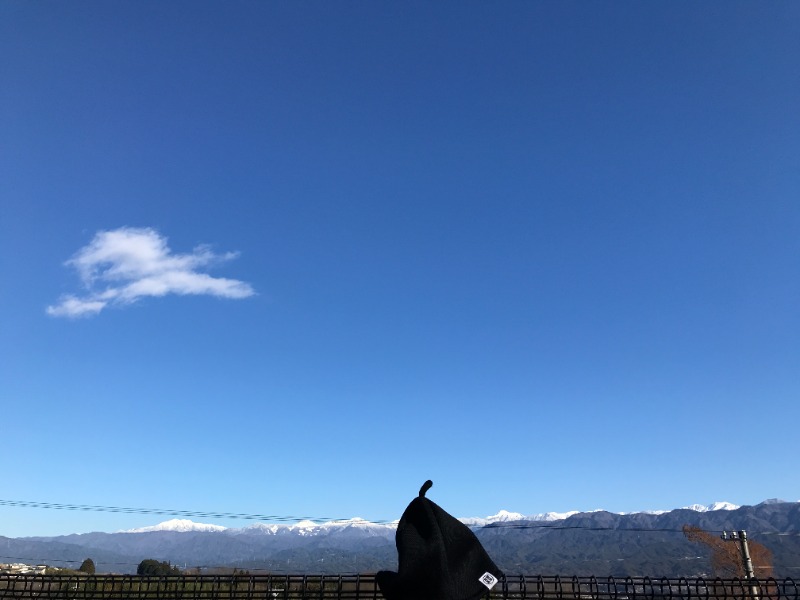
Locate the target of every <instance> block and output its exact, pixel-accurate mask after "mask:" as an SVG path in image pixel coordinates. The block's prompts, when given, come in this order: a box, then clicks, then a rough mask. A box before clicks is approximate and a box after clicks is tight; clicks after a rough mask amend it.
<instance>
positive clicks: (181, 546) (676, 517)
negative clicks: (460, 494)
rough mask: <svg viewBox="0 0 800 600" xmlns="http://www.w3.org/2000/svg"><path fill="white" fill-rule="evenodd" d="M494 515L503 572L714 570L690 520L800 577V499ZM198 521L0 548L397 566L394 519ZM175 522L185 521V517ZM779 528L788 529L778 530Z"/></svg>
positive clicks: (485, 535)
mask: <svg viewBox="0 0 800 600" xmlns="http://www.w3.org/2000/svg"><path fill="white" fill-rule="evenodd" d="M545 514H547V513H545ZM550 514H551V515H552V513H550ZM494 516H495V517H498V518H497V519H496V520H495V521H494V522H492V523H488V524H486V525H474V526H471V528H472V530H473V531H474V532H475V534H476V536H477V537H478V538H479V539H480V541H481V543H482V544H483V545H484V547H485V548H486V550H487V552H489V554H490V556H492V558H493V559H494V560H495V562H496V563H497V564H498V565H499V566H500V568H501V569H502V570H504V571H505V572H506V573H507V574H519V573H524V574H543V575H546V574H565V575H566V574H568V575H599V576H605V575H613V576H618V575H619V576H628V575H630V576H643V575H647V576H658V577H662V576H663V577H678V576H681V577H683V576H686V577H691V576H700V575H702V576H706V575H709V574H711V573H712V570H711V562H710V556H709V555H708V553H707V552H706V550H705V547H704V546H701V545H698V544H693V543H691V542H689V541H688V540H687V539H686V538H685V536H684V535H683V534H682V527H683V525H687V524H688V525H693V526H696V527H700V528H702V529H705V530H706V531H710V532H721V531H723V530H727V531H734V530H747V531H748V538H749V539H751V540H754V541H758V542H761V543H763V544H765V545H767V546H768V548H769V550H770V551H771V552H772V553H773V555H774V566H775V576H776V577H786V576H797V570H798V567H797V565H800V502H798V503H791V502H773V501H765V502H763V503H761V504H758V505H755V506H741V507H738V508H731V507H730V505H727V506H726V507H725V508H717V509H716V510H705V511H702V510H696V509H695V508H691V507H685V508H681V509H675V510H672V511H659V512H656V511H650V512H640V513H628V514H618V513H610V512H607V511H592V512H579V513H574V514H569V516H566V517H564V518H561V519H555V520H550V521H546V520H543V519H540V520H529V519H527V518H523V519H522V520H517V519H516V517H517V516H519V513H511V512H508V511H505V512H500V513H497V515H494ZM173 521H180V520H173ZM165 523H169V522H168V521H167V522H165ZM200 525H201V526H203V525H204V526H206V527H207V528H206V530H204V531H196V530H191V528H189V530H184V531H175V530H169V528H168V527H166V526H165V528H162V529H151V530H148V531H127V532H117V533H102V532H95V533H84V534H70V535H66V536H55V537H50V538H42V537H38V538H2V537H0V550H1V551H2V552H0V553H1V554H3V555H4V556H6V557H14V558H17V559H25V560H19V561H18V562H26V560H31V561H32V562H33V563H34V564H35V563H38V562H40V559H41V557H47V558H48V559H52V560H51V561H50V562H49V564H58V565H59V566H64V565H66V566H70V567H72V568H76V567H77V566H78V565H79V564H80V562H81V561H82V560H83V559H85V558H87V557H91V558H92V559H93V561H94V562H95V565H96V567H97V569H98V572H120V573H131V572H135V571H136V567H137V565H138V564H139V562H141V561H142V560H144V559H156V560H159V561H169V562H170V563H172V564H173V565H178V566H181V567H182V568H199V569H200V570H202V569H206V570H207V569H209V568H212V567H215V568H227V569H229V570H230V569H233V568H236V569H239V570H242V569H244V570H249V571H258V572H271V573H357V572H358V573H371V572H375V571H377V570H382V569H396V567H397V550H396V547H395V543H394V537H395V532H396V522H391V523H370V522H369V521H366V520H364V519H358V518H354V519H349V520H345V521H339V522H328V523H322V524H316V523H314V524H312V523H308V522H306V523H303V522H300V523H296V524H294V525H286V524H281V525H275V524H263V523H256V524H253V525H250V526H248V527H243V528H223V529H221V530H220V529H214V527H219V526H213V525H210V524H200ZM172 526H174V527H183V528H186V527H187V524H186V523H182V524H181V523H173V524H172ZM209 527H210V528H209ZM779 532H780V533H781V534H782V535H773V534H774V533H779ZM52 561H55V562H52ZM44 562H47V561H44Z"/></svg>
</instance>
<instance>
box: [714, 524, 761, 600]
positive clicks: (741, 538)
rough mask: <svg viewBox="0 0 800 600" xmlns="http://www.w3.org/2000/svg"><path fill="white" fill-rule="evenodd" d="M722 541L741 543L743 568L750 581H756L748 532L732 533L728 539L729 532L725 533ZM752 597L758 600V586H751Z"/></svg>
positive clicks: (742, 530)
mask: <svg viewBox="0 0 800 600" xmlns="http://www.w3.org/2000/svg"><path fill="white" fill-rule="evenodd" d="M722 539H723V540H725V541H726V542H739V547H740V549H741V552H742V566H743V567H744V572H745V573H746V574H747V579H748V580H749V581H753V580H755V578H756V574H755V572H754V571H753V561H752V560H750V548H749V547H748V546H747V532H746V531H745V530H744V529H741V530H739V531H732V532H731V536H730V537H728V532H727V531H723V532H722ZM750 595H751V597H752V598H753V600H758V586H756V585H751V586H750Z"/></svg>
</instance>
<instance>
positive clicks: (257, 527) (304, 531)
mask: <svg viewBox="0 0 800 600" xmlns="http://www.w3.org/2000/svg"><path fill="white" fill-rule="evenodd" d="M683 508H684V509H685V510H693V511H695V512H700V513H704V512H710V511H716V510H736V509H737V508H739V506H737V505H736V504H732V503H730V502H714V503H712V504H709V505H707V506H706V505H704V504H692V505H690V506H684V507H683ZM580 512H581V511H577V510H571V511H567V512H546V513H538V514H534V515H523V514H522V513H518V512H510V511H507V510H501V511H500V512H498V513H497V514H495V515H491V516H489V517H464V518H459V520H460V521H461V522H462V523H464V524H465V525H469V526H470V527H485V526H487V525H493V524H495V523H510V522H514V521H535V522H552V521H561V520H563V519H567V518H569V517H571V516H572V515H576V514H579V513H580ZM583 512H590V513H591V512H602V509H597V510H592V511H583ZM666 512H669V511H665V510H648V511H640V512H639V513H615V514H619V515H625V514H648V515H660V514H664V513H666ZM349 527H354V528H361V529H366V528H382V529H394V528H396V527H397V521H393V522H390V523H383V522H380V523H374V522H372V521H367V520H365V519H362V518H360V517H354V518H352V519H346V520H340V521H326V522H323V523H317V522H315V521H311V520H303V521H299V522H297V523H293V524H274V523H255V524H253V525H249V526H247V527H244V528H238V529H237V528H228V527H223V526H222V525H213V524H210V523H196V522H194V521H191V520H189V519H170V520H168V521H163V522H162V523H158V524H157V525H150V526H148V527H138V528H135V529H126V530H123V531H120V532H118V533H147V532H152V531H177V532H189V531H202V532H211V531H228V532H231V533H242V532H249V533H254V532H261V533H265V534H277V533H278V532H280V531H287V532H292V533H296V534H299V535H315V534H318V533H321V532H325V531H330V530H332V529H344V528H349Z"/></svg>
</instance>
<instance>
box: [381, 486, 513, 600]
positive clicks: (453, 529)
mask: <svg viewBox="0 0 800 600" xmlns="http://www.w3.org/2000/svg"><path fill="white" fill-rule="evenodd" d="M432 485H433V483H432V482H431V481H430V480H429V481H426V482H425V483H424V484H423V485H422V488H421V489H420V490H419V496H418V497H417V498H414V499H413V500H412V501H411V504H409V505H408V508H406V510H405V512H404V513H403V516H402V517H401V518H400V523H399V524H398V525H397V533H396V535H395V542H396V544H397V554H398V572H397V573H395V572H393V571H380V572H379V573H378V574H377V576H376V579H377V582H378V587H379V588H380V590H381V593H382V594H383V596H384V598H385V599H386V600H477V599H478V598H480V597H481V596H483V595H484V594H486V593H487V592H488V591H489V590H490V589H491V588H492V587H493V586H494V584H495V583H497V581H498V579H500V578H501V577H503V573H502V571H500V569H498V568H497V565H495V564H494V562H493V561H492V559H491V558H489V555H488V554H486V550H484V549H483V546H481V543H480V542H479V541H478V538H477V537H475V534H474V533H472V531H470V529H469V527H467V526H466V525H464V524H463V523H462V522H461V521H459V520H458V519H456V518H455V517H453V516H451V515H449V514H448V513H446V512H445V511H444V510H442V508H441V507H439V506H438V505H437V504H435V503H434V502H431V501H430V500H428V499H427V498H426V497H425V492H427V491H428V490H429V489H430V487H431V486H432Z"/></svg>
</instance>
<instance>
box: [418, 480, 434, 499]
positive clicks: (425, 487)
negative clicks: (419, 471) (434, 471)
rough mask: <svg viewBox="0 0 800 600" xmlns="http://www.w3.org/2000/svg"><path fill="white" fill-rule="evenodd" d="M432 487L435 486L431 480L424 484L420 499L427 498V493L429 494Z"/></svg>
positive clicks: (420, 489)
mask: <svg viewBox="0 0 800 600" xmlns="http://www.w3.org/2000/svg"><path fill="white" fill-rule="evenodd" d="M432 486H433V482H432V481H431V480H430V479H428V481H426V482H425V483H423V484H422V487H421V488H419V497H420V498H424V497H425V492H427V491H428V490H429V489H431V487H432Z"/></svg>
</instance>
